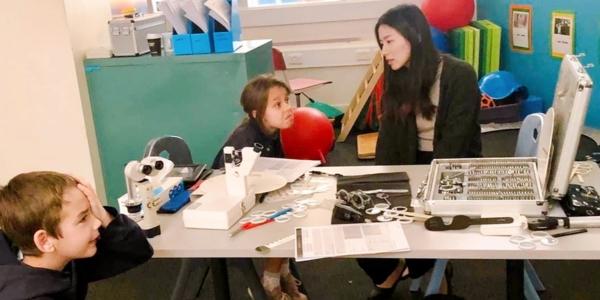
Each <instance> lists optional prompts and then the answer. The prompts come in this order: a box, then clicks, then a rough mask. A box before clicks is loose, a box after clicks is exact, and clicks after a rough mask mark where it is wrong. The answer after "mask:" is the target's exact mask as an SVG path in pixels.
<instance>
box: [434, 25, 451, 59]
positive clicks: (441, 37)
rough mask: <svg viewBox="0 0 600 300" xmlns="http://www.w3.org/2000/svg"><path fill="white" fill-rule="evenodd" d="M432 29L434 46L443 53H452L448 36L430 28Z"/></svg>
mask: <svg viewBox="0 0 600 300" xmlns="http://www.w3.org/2000/svg"><path fill="white" fill-rule="evenodd" d="M430 28H431V39H432V40H433V45H434V46H435V47H436V48H437V49H438V50H439V51H440V52H443V53H450V43H449V42H448V36H447V35H446V34H445V33H444V32H443V31H441V30H439V29H437V28H435V27H433V26H430Z"/></svg>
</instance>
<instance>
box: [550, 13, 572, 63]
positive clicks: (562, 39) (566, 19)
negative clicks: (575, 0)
mask: <svg viewBox="0 0 600 300" xmlns="http://www.w3.org/2000/svg"><path fill="white" fill-rule="evenodd" d="M551 23H552V26H551V28H550V35H551V36H552V38H551V41H552V57H557V58H562V57H563V56H564V55H565V54H573V50H574V48H575V45H574V43H575V14H574V13H570V12H564V11H554V12H552V22H551Z"/></svg>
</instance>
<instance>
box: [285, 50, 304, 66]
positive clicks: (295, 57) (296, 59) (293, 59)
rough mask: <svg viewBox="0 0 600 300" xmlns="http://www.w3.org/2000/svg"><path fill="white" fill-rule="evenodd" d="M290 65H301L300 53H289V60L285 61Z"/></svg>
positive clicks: (302, 61)
mask: <svg viewBox="0 0 600 300" xmlns="http://www.w3.org/2000/svg"><path fill="white" fill-rule="evenodd" d="M286 61H287V63H288V64H290V65H296V66H297V65H302V64H303V63H304V60H303V59H302V53H290V55H289V59H288V60H286Z"/></svg>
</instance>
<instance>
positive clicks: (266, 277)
mask: <svg viewBox="0 0 600 300" xmlns="http://www.w3.org/2000/svg"><path fill="white" fill-rule="evenodd" d="M290 92H291V91H290V88H289V87H288V86H287V85H286V84H285V83H284V82H282V81H279V80H277V79H275V78H274V77H272V76H268V75H261V76H258V77H256V78H254V79H252V80H251V81H250V82H248V84H246V86H245V87H244V90H243V91H242V95H241V97H240V104H241V105H242V108H243V109H244V112H245V113H246V114H247V118H246V119H245V120H244V121H243V122H242V124H241V125H239V126H238V127H237V128H236V129H235V130H234V131H233V133H232V134H231V135H230V136H229V138H228V139H227V141H226V142H225V144H224V145H223V147H225V146H232V147H234V148H235V149H241V148H243V147H253V146H254V144H255V143H258V144H261V145H262V146H263V150H262V152H261V156H263V157H279V158H283V157H284V155H283V154H284V153H283V150H282V148H281V142H280V140H279V130H280V129H286V128H289V127H291V126H292V124H293V123H294V114H293V109H292V107H291V106H290V105H289V104H288V95H289V94H290ZM223 165H224V162H223V149H222V148H221V151H219V153H218V154H217V156H216V157H215V160H214V162H213V165H212V167H213V169H219V168H223ZM300 284H301V283H300V281H299V280H298V279H296V278H295V277H294V276H293V275H292V274H291V272H290V267H289V259H288V258H280V257H271V258H265V259H264V271H263V276H262V285H263V287H264V289H265V292H266V294H267V298H268V299H276V300H306V299H307V297H306V295H305V294H303V293H302V292H300V290H299V288H298V286H299V285H300Z"/></svg>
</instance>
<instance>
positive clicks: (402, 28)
mask: <svg viewBox="0 0 600 300" xmlns="http://www.w3.org/2000/svg"><path fill="white" fill-rule="evenodd" d="M375 36H376V38H377V42H378V43H379V47H380V48H381V54H382V55H383V58H384V59H385V69H384V80H385V84H384V94H383V98H382V102H383V115H382V117H381V120H380V128H379V138H378V140H377V147H376V150H375V152H376V158H375V163H376V164H378V165H401V164H429V163H430V162H431V160H432V159H433V158H458V157H479V156H481V137H480V133H481V128H480V126H479V121H478V119H479V108H480V103H479V101H480V94H479V88H478V86H477V76H476V74H475V71H474V70H473V68H472V67H471V66H470V65H468V64H467V63H465V62H463V61H460V60H457V59H455V58H452V57H450V56H447V55H441V54H440V53H439V52H438V51H437V50H436V49H435V47H434V45H433V41H432V38H431V33H430V29H429V24H428V23H427V20H426V19H425V16H424V15H423V13H422V12H421V10H420V9H419V8H418V7H416V6H414V5H399V6H396V7H394V8H392V9H390V10H388V11H387V12H386V13H384V14H383V15H382V16H381V17H380V18H379V20H378V22H377V24H376V25H375ZM434 262H435V260H433V259H407V260H405V263H404V264H403V263H401V262H400V260H398V259H359V260H358V263H359V265H360V266H361V268H363V270H365V272H366V273H367V275H369V277H370V278H371V279H372V280H373V283H374V284H375V288H374V289H373V291H371V294H370V296H369V299H387V298H389V297H390V296H391V295H392V294H393V292H394V288H395V286H396V284H397V283H398V282H399V281H401V280H403V279H405V278H409V277H410V278H418V277H420V276H422V275H423V274H424V273H426V272H427V271H428V270H430V269H431V268H432V267H433V264H434Z"/></svg>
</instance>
